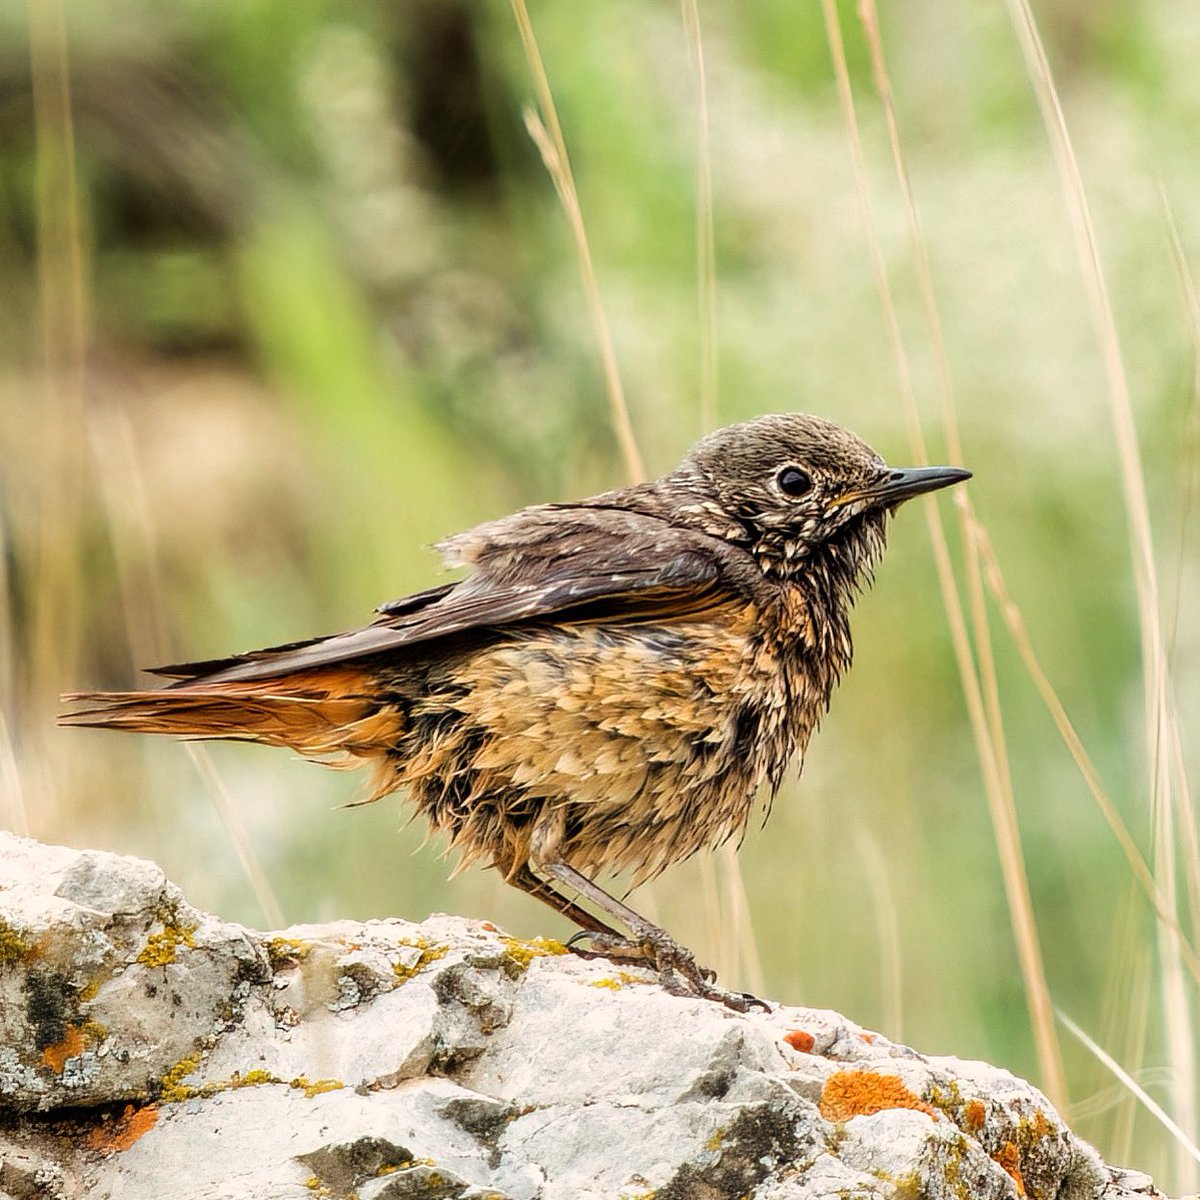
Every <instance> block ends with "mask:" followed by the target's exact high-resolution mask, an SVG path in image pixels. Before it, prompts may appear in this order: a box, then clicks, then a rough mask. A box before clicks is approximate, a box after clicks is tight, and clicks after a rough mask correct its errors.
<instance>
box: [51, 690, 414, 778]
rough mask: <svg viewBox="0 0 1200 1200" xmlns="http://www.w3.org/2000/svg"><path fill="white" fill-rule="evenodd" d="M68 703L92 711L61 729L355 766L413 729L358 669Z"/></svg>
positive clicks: (69, 717)
mask: <svg viewBox="0 0 1200 1200" xmlns="http://www.w3.org/2000/svg"><path fill="white" fill-rule="evenodd" d="M62 700H63V702H64V703H68V704H83V705H86V706H87V707H85V708H82V709H80V710H78V711H76V712H71V713H64V714H62V715H60V716H59V718H58V723H59V724H60V725H72V726H77V725H87V726H93V727H97V728H101V729H127V730H132V731H134V732H137V733H166V734H171V735H172V736H174V737H179V738H232V739H240V740H243V741H251V742H262V743H264V744H265V745H268V746H287V747H289V748H290V749H292V750H295V751H297V752H298V753H299V754H302V755H304V756H305V757H306V758H317V759H322V760H325V761H330V760H333V761H334V763H335V764H336V762H337V761H338V760H340V761H341V762H344V763H345V764H346V765H348V766H349V765H356V763H357V762H360V761H362V760H363V759H378V758H379V757H380V756H381V755H383V754H385V753H386V752H387V751H388V750H390V749H393V748H394V747H395V746H396V743H397V742H398V741H399V739H400V737H401V736H402V735H403V733H404V726H405V719H404V713H403V711H402V710H401V708H400V707H399V705H398V704H396V703H394V702H381V701H380V699H379V698H378V697H377V696H373V695H372V688H371V680H370V678H369V676H368V675H367V673H366V672H365V671H363V670H359V669H354V668H350V667H339V668H323V669H318V670H313V671H305V672H299V671H297V672H292V673H291V674H285V675H281V676H279V677H278V678H276V679H255V680H244V681H237V682H225V683H207V684H206V683H205V682H204V680H203V679H198V680H197V681H196V682H195V683H187V684H177V685H175V686H173V687H169V688H163V689H162V690H160V691H145V692H72V693H70V694H68V695H65V696H63V697H62Z"/></svg>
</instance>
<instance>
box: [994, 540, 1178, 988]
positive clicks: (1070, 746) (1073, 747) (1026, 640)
mask: <svg viewBox="0 0 1200 1200" xmlns="http://www.w3.org/2000/svg"><path fill="white" fill-rule="evenodd" d="M974 536H975V538H976V540H977V541H978V543H979V548H980V555H981V558H982V560H983V564H984V577H985V578H986V580H987V584H988V589H989V590H990V591H991V593H992V595H993V597H994V598H995V601H996V606H997V608H998V610H999V612H1000V615H1001V617H1002V618H1003V620H1004V623H1005V625H1007V627H1008V631H1009V634H1010V636H1011V637H1012V640H1013V644H1014V645H1015V646H1016V648H1017V651H1018V653H1019V654H1020V656H1021V661H1022V662H1023V663H1024V666H1025V670H1026V673H1027V674H1028V675H1029V677H1030V679H1031V680H1032V681H1033V685H1034V687H1035V688H1036V689H1037V691H1038V694H1039V695H1040V696H1041V698H1042V703H1043V704H1044V705H1045V706H1046V709H1047V710H1048V711H1049V713H1050V717H1051V719H1052V720H1053V721H1054V724H1055V727H1056V728H1057V729H1058V732H1059V736H1060V737H1061V738H1062V740H1063V742H1064V743H1065V744H1066V747H1067V750H1068V751H1069V752H1070V754H1071V757H1072V758H1073V759H1074V760H1075V765H1076V766H1077V767H1078V769H1079V773H1080V774H1081V775H1082V776H1083V780H1084V782H1085V783H1086V784H1087V788H1088V791H1089V792H1090V793H1091V795H1092V798H1093V800H1094V801H1095V802H1096V806H1097V808H1099V809H1100V812H1101V815H1102V816H1103V817H1104V819H1105V821H1106V822H1107V823H1108V827H1109V829H1111V830H1112V833H1113V836H1114V837H1115V838H1116V839H1117V844H1118V845H1119V846H1120V847H1121V850H1122V851H1123V852H1124V854H1125V860H1126V862H1128V864H1129V868H1130V870H1131V871H1132V872H1133V876H1134V878H1135V879H1136V880H1137V882H1138V884H1139V885H1140V886H1141V888H1142V891H1143V892H1145V894H1146V896H1147V898H1148V899H1149V900H1150V903H1151V904H1152V905H1153V906H1154V910H1155V913H1156V914H1157V916H1158V919H1159V921H1160V922H1162V923H1163V924H1165V925H1166V926H1167V927H1168V928H1170V929H1171V930H1172V931H1173V932H1174V934H1175V936H1176V938H1177V939H1178V941H1179V945H1180V953H1181V954H1182V956H1183V959H1184V961H1185V962H1186V963H1187V964H1188V968H1189V970H1190V971H1191V974H1192V975H1193V977H1194V978H1195V979H1196V980H1197V982H1200V956H1198V955H1197V953H1196V951H1195V949H1194V948H1193V947H1192V946H1191V945H1190V943H1189V942H1188V940H1187V938H1186V937H1185V935H1184V932H1183V929H1182V928H1181V927H1180V924H1179V920H1178V917H1177V915H1176V914H1175V912H1174V910H1173V909H1172V908H1171V907H1170V906H1169V904H1168V900H1167V897H1166V896H1165V895H1164V894H1163V893H1162V891H1161V890H1160V888H1159V885H1158V882H1157V880H1156V879H1155V877H1154V872H1153V871H1151V869H1150V867H1149V866H1148V865H1147V863H1146V860H1145V859H1144V858H1143V857H1142V853H1141V851H1140V850H1139V849H1138V847H1137V843H1136V842H1135V841H1134V838H1133V834H1132V833H1130V831H1129V827H1128V826H1127V825H1126V824H1125V822H1124V821H1123V820H1122V818H1121V814H1120V813H1119V812H1118V811H1117V808H1116V805H1115V804H1114V803H1113V802H1112V800H1111V798H1110V797H1109V795H1108V793H1107V792H1106V791H1105V789H1104V785H1103V784H1102V783H1101V782H1100V773H1099V772H1098V771H1097V770H1096V766H1095V764H1094V763H1093V762H1092V760H1091V757H1090V756H1089V755H1088V752H1087V750H1086V749H1085V748H1084V745H1083V741H1082V739H1081V738H1080V737H1079V734H1078V733H1077V732H1076V729H1075V726H1074V725H1073V724H1072V723H1071V718H1070V717H1069V716H1067V711H1066V709H1065V708H1064V707H1063V703H1062V701H1061V700H1060V699H1059V696H1058V693H1057V692H1056V691H1055V690H1054V685H1053V684H1052V683H1051V682H1050V679H1049V676H1047V674H1046V672H1045V669H1044V668H1043V667H1042V664H1041V661H1040V660H1039V659H1038V657H1037V653H1036V652H1035V651H1034V648H1033V642H1032V640H1031V639H1030V637H1029V632H1028V630H1027V629H1026V627H1025V620H1024V618H1023V617H1022V615H1021V611H1020V609H1019V608H1018V607H1017V606H1016V604H1014V603H1013V601H1012V598H1011V597H1010V595H1009V593H1008V588H1007V585H1006V584H1005V581H1004V575H1003V572H1002V571H1001V569H1000V563H999V560H998V559H997V557H996V553H995V551H994V550H993V549H992V545H991V540H990V539H989V537H988V534H987V531H986V530H985V529H984V528H983V526H982V525H978V524H977V525H975V527H974Z"/></svg>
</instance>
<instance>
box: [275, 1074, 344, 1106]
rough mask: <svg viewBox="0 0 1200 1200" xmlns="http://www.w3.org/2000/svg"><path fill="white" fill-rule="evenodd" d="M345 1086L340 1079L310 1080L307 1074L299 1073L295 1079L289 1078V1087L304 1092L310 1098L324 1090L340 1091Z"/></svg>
mask: <svg viewBox="0 0 1200 1200" xmlns="http://www.w3.org/2000/svg"><path fill="white" fill-rule="evenodd" d="M345 1086H346V1085H345V1084H344V1083H343V1082H342V1081H341V1080H340V1079H313V1080H311V1081H310V1080H309V1078H308V1076H307V1075H297V1076H296V1078H295V1079H289V1080H288V1087H290V1088H295V1089H296V1090H297V1091H298V1092H303V1093H304V1096H305V1098H306V1099H308V1100H311V1099H312V1098H313V1097H314V1096H319V1095H320V1094H321V1093H322V1092H336V1091H340V1090H341V1089H342V1088H344V1087H345Z"/></svg>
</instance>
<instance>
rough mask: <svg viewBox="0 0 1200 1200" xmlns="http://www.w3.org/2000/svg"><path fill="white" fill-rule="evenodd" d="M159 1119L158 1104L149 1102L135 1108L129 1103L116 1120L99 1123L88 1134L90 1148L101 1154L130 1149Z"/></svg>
mask: <svg viewBox="0 0 1200 1200" xmlns="http://www.w3.org/2000/svg"><path fill="white" fill-rule="evenodd" d="M157 1120H158V1107H157V1106H156V1105H154V1104H147V1105H145V1106H143V1107H142V1108H135V1107H134V1106H133V1105H132V1104H127V1105H125V1111H124V1112H123V1113H122V1114H121V1116H120V1117H119V1118H118V1119H117V1120H116V1121H113V1122H109V1123H106V1124H104V1125H99V1126H97V1127H96V1128H95V1129H93V1130H92V1131H91V1133H89V1134H88V1136H87V1144H88V1149H90V1150H96V1151H99V1152H100V1153H101V1154H117V1153H120V1151H122V1150H128V1149H129V1147H130V1146H132V1145H133V1144H134V1142H136V1141H137V1140H138V1139H139V1138H141V1137H144V1136H145V1135H146V1134H148V1133H149V1132H150V1130H151V1129H153V1128H154V1125H155V1122H156V1121H157Z"/></svg>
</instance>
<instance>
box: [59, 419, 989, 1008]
mask: <svg viewBox="0 0 1200 1200" xmlns="http://www.w3.org/2000/svg"><path fill="white" fill-rule="evenodd" d="M967 477H968V472H966V471H962V470H959V469H957V468H949V467H930V468H918V469H911V470H894V469H892V468H889V467H888V466H887V465H886V464H885V463H884V461H883V460H882V459H881V458H880V457H879V455H878V454H876V453H875V451H874V450H872V449H871V448H870V447H869V446H867V445H866V444H865V443H863V442H862V441H860V440H859V439H858V438H857V437H855V436H854V435H853V434H851V433H849V432H847V431H846V430H844V429H842V428H840V427H839V426H837V425H834V424H832V423H831V422H828V421H823V420H820V419H818V418H816V417H811V416H805V415H801V414H787V415H779V416H770V417H761V418H759V419H758V420H755V421H749V422H747V423H745V424H742V425H734V426H731V427H729V428H727V429H722V430H719V431H718V432H716V433H714V434H712V435H710V436H709V437H707V438H705V439H704V440H703V441H701V442H700V443H699V444H698V445H697V446H696V447H694V448H693V450H692V451H691V453H690V454H689V455H688V456H687V457H686V458H685V459H684V461H683V463H682V464H681V465H680V466H679V467H678V469H677V470H675V471H673V472H672V473H671V474H670V475H667V476H665V477H663V478H662V479H658V480H654V481H652V482H650V483H644V484H639V485H637V486H635V487H629V488H623V489H621V490H618V491H613V492H607V493H605V494H603V495H600V496H595V497H593V498H591V499H588V500H581V501H579V502H577V503H573V504H545V505H538V506H535V507H532V508H527V509H524V510H522V511H521V512H518V513H515V514H514V515H512V516H509V517H504V518H502V519H501V520H498V521H493V522H490V523H488V524H485V525H481V526H479V527H478V528H476V529H473V530H471V531H469V532H467V533H463V534H459V535H458V536H457V537H453V538H450V539H449V540H448V541H446V542H445V543H443V545H442V547H441V549H442V550H443V551H444V552H445V555H446V558H447V561H448V562H449V563H450V564H451V565H455V566H465V567H467V568H469V573H468V575H467V577H466V578H465V579H464V580H463V581H462V582H459V583H452V584H447V585H446V586H444V587H439V588H433V589H431V590H429V591H426V592H421V593H418V594H416V595H414V596H409V597H406V598H404V599H402V600H397V601H394V602H392V603H390V604H385V605H383V606H382V607H381V609H380V610H379V616H378V618H377V619H376V620H375V621H374V623H372V624H371V625H368V626H367V627H365V628H364V629H359V630H355V631H353V632H351V633H344V634H338V635H336V636H333V637H326V638H317V639H314V640H312V641H309V642H300V643H294V644H292V645H289V646H280V647H275V648H272V649H268V650H260V651H256V652H254V653H251V654H245V655H239V656H237V657H234V658H229V659H223V660H220V661H214V662H206V663H192V664H186V665H180V666H174V667H165V668H162V669H161V670H160V671H159V673H160V674H163V675H167V676H172V677H174V679H175V682H173V683H172V684H171V685H170V686H168V687H167V688H164V689H161V690H158V691H148V692H127V693H81V694H77V695H73V696H70V697H68V699H69V700H71V701H81V702H83V703H85V704H89V705H91V706H92V707H88V708H85V709H84V710H82V711H77V712H74V713H71V714H69V715H67V716H65V717H64V718H63V721H64V722H65V723H67V724H73V725H100V726H105V727H109V728H118V729H132V730H139V731H142V732H149V733H170V734H174V735H176V736H179V737H188V738H243V739H248V740H250V741H258V742H265V743H267V744H269V745H277V746H288V747H290V748H292V749H293V750H296V751H299V752H300V753H301V754H303V755H306V756H308V757H310V758H315V759H319V760H322V761H325V762H329V763H332V764H333V765H352V766H353V765H359V764H369V765H371V766H373V768H374V771H375V777H374V792H373V795H372V799H375V798H378V797H379V796H382V795H385V794H386V793H388V792H390V791H392V790H393V789H395V788H398V787H405V788H406V789H407V791H408V794H409V797H410V799H411V800H412V801H413V803H415V805H416V806H417V808H418V809H419V810H420V811H421V812H422V813H424V815H425V816H426V817H427V818H428V819H429V821H430V822H431V823H432V824H433V826H434V827H435V828H437V829H438V830H440V831H441V832H443V833H444V834H446V835H447V837H448V839H449V842H450V844H451V846H452V847H453V848H454V849H456V850H458V851H459V852H460V854H461V857H462V860H463V862H473V861H476V860H482V861H483V862H485V863H488V864H490V865H494V866H496V867H497V868H498V869H499V870H500V871H501V872H502V873H503V874H504V876H505V878H506V879H508V880H509V882H511V883H513V884H515V885H516V886H518V887H520V888H522V889H523V890H525V891H527V892H529V893H530V894H531V895H535V896H537V897H538V898H539V899H541V900H543V901H545V902H546V903H548V904H551V905H552V906H553V907H555V908H556V909H558V910H559V911H560V912H564V913H565V914H566V915H568V916H569V917H571V918H572V919H573V920H575V921H576V922H577V923H579V924H581V925H582V926H583V927H584V928H585V929H587V930H588V931H589V932H590V934H591V935H592V936H593V941H594V944H595V945H596V946H597V947H599V948H603V949H606V950H609V951H615V952H618V953H625V954H630V955H633V954H637V953H641V954H645V955H647V956H649V957H651V958H652V959H654V960H655V961H656V962H657V963H658V965H659V967H660V969H661V970H662V972H663V974H664V978H665V979H666V981H667V982H668V983H669V985H670V986H672V987H674V988H676V989H683V988H686V989H688V990H692V991H694V992H698V993H700V994H704V995H712V996H714V997H715V998H719V999H721V1000H723V1001H725V1002H726V1003H730V1004H734V1005H737V1004H739V1003H741V1001H739V999H738V998H737V997H735V996H733V995H731V994H730V993H726V992H723V991H722V990H721V989H719V988H717V987H716V986H715V985H714V984H713V983H712V981H711V976H710V975H709V974H708V973H707V972H705V971H702V970H701V969H700V968H699V967H697V966H696V964H695V961H694V960H693V959H692V958H691V956H690V955H689V954H688V953H687V952H686V951H685V950H683V949H682V948H681V947H679V946H678V945H677V944H676V943H674V942H673V941H671V939H670V938H669V937H668V936H667V935H666V934H665V933H663V931H662V930H659V929H657V928H656V927H655V926H653V925H650V924H649V923H648V922H646V921H645V920H644V919H643V918H641V917H640V916H638V914H636V913H634V912H633V911H632V910H630V909H628V908H626V907H625V906H624V905H623V904H621V903H620V902H619V901H617V900H615V899H614V898H613V897H611V896H609V895H608V894H607V893H605V892H603V891H601V890H600V889H599V888H598V887H597V886H596V885H595V884H594V883H593V882H592V877H593V876H594V875H595V874H597V873H599V872H603V871H610V870H622V871H630V872H632V873H633V876H634V879H635V880H636V881H640V880H644V879H647V878H649V877H651V876H653V875H656V874H657V873H658V872H659V871H661V870H662V869H663V868H664V867H666V866H668V865H669V864H670V863H673V862H677V861H679V860H680V859H683V858H686V857H687V856H688V855H690V854H693V853H695V852H696V851H697V850H700V849H704V848H709V847H712V846H715V845H717V844H718V843H720V842H722V841H723V840H725V839H726V838H728V837H730V836H732V835H734V834H737V833H738V832H739V831H741V830H742V829H743V828H744V826H745V824H746V822H747V820H748V818H749V816H750V814H751V811H752V808H753V806H754V803H755V799H756V797H757V796H758V795H759V794H761V793H762V792H764V791H765V792H767V793H768V794H773V793H774V791H775V790H776V789H777V788H778V787H779V784H780V782H781V780H782V778H783V774H784V771H785V768H786V767H787V765H788V763H789V761H790V760H791V759H793V757H795V756H796V755H797V754H802V753H803V751H804V748H805V746H806V745H807V743H808V740H809V737H810V736H811V734H812V732H813V730H814V729H815V728H816V726H817V723H818V721H819V719H820V717H821V715H822V714H823V713H824V711H825V709H826V708H827V706H828V703H829V698H830V694H831V692H832V690H833V687H834V685H835V684H836V683H837V680H838V678H839V676H840V675H841V674H842V672H843V671H844V670H845V669H846V668H847V667H848V666H849V665H850V655H851V642H850V629H849V622H848V618H849V610H850V606H851V603H852V601H853V599H854V596H855V594H856V592H857V591H858V589H859V588H860V586H862V585H863V584H864V583H865V582H866V581H867V580H868V579H869V577H870V574H871V570H872V568H873V566H874V564H875V563H876V561H877V560H878V558H879V556H880V554H881V553H882V552H883V548H884V534H885V524H886V521H887V517H888V516H889V514H890V513H891V512H892V511H893V510H894V509H895V507H896V506H897V505H898V504H899V503H901V502H902V501H903V500H906V499H908V498H909V497H910V496H913V495H916V494H918V493H920V492H925V491H931V490H933V489H935V488H940V487H944V486H946V485H948V484H952V483H956V482H958V481H959V480H962V479H965V478H967ZM571 892H574V893H576V894H578V895H581V896H583V897H584V898H586V899H588V900H590V901H592V902H593V903H595V904H597V905H598V906H599V907H600V908H601V909H602V910H603V911H604V912H605V914H606V916H607V917H608V918H609V919H610V920H612V921H614V922H617V923H619V924H622V925H624V926H625V928H626V929H627V931H628V933H629V935H630V936H629V938H628V939H625V938H622V937H621V935H619V934H618V933H616V932H615V931H614V929H613V928H612V927H611V926H610V925H609V924H607V923H606V922H605V921H602V920H600V919H598V918H597V917H596V916H595V915H594V914H593V913H591V912H590V911H589V910H587V909H584V908H582V907H580V906H579V904H577V903H576V902H575V901H574V900H573V899H571V898H570V897H569V895H568V893H571Z"/></svg>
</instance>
